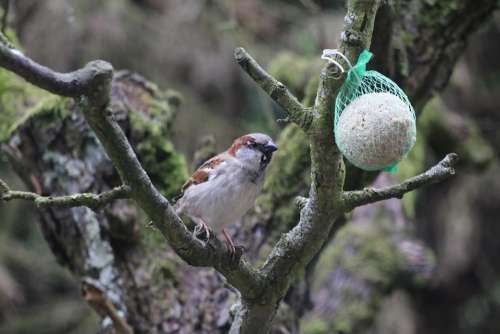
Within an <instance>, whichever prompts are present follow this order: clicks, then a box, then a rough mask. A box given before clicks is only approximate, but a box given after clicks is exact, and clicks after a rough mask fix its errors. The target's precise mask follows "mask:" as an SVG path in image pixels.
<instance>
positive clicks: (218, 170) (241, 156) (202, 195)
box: [174, 133, 278, 254]
mask: <svg viewBox="0 0 500 334" xmlns="http://www.w3.org/2000/svg"><path fill="white" fill-rule="evenodd" d="M277 149H278V147H277V146H276V144H275V143H274V142H273V141H272V139H271V138H270V137H269V136H268V135H265V134H262V133H252V134H248V135H244V136H241V137H239V138H237V139H236V140H235V141H234V142H233V143H232V145H231V146H230V147H229V149H227V150H226V151H224V152H222V153H220V154H218V155H216V156H214V157H213V158H211V159H209V160H207V161H205V162H204V163H203V164H202V165H201V166H200V167H199V168H198V169H197V170H196V171H195V172H194V173H193V175H191V177H190V178H189V179H188V180H187V181H186V182H185V183H184V185H183V186H182V188H181V194H180V195H179V196H178V197H177V201H176V203H175V206H174V208H175V211H176V213H177V214H178V215H181V214H184V215H186V216H188V217H189V218H191V219H192V220H193V222H195V223H196V224H197V226H196V228H195V231H194V232H193V233H194V234H195V235H197V234H198V233H199V232H200V231H201V230H203V231H204V232H205V234H206V237H207V240H208V239H210V230H211V229H213V230H222V236H223V238H224V241H225V243H226V245H227V247H228V249H229V252H230V253H231V254H234V253H235V251H236V248H235V245H234V242H233V241H232V239H231V237H230V236H229V234H228V233H227V231H226V230H225V227H226V226H228V225H229V224H233V223H235V222H237V221H238V220H239V219H240V218H241V217H242V216H243V215H244V214H245V213H246V212H247V211H248V210H249V209H250V208H251V207H252V206H253V205H254V202H255V199H256V198H257V196H258V195H259V193H260V191H261V189H262V184H263V183H264V177H265V171H266V167H267V166H268V165H269V162H270V161H271V158H272V155H273V153H274V151H276V150H277Z"/></svg>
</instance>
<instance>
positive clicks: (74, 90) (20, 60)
mask: <svg viewBox="0 0 500 334" xmlns="http://www.w3.org/2000/svg"><path fill="white" fill-rule="evenodd" d="M0 39H1V41H2V43H0V64H1V65H2V67H3V68H5V69H7V70H9V71H11V72H14V73H16V74H17V75H19V76H20V77H22V78H23V79H25V80H26V81H28V82H29V83H31V84H33V85H35V86H37V87H40V88H43V89H45V90H47V91H49V92H51V93H54V94H57V95H61V96H66V97H78V96H81V95H86V94H88V93H89V92H90V91H91V90H92V87H95V85H96V84H99V82H100V81H101V80H102V79H103V78H105V77H106V76H107V72H108V71H112V67H111V65H109V64H108V63H106V62H105V61H102V60H95V61H92V62H90V63H88V64H87V65H85V67H84V68H82V69H79V70H76V71H74V72H70V73H58V72H55V71H52V70H51V69H49V68H47V67H45V66H42V65H40V64H38V63H36V62H34V61H33V60H31V59H30V58H28V57H26V56H25V55H24V54H23V53H22V52H20V51H19V50H16V49H13V48H11V47H10V46H8V45H7V44H5V43H4V42H3V41H6V40H7V38H5V36H4V35H3V34H1V38H0ZM104 67H106V68H104Z"/></svg>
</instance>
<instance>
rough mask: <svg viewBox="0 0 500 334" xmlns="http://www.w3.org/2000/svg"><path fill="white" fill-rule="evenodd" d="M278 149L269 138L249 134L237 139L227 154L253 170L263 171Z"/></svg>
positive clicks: (260, 134) (259, 134) (257, 134)
mask: <svg viewBox="0 0 500 334" xmlns="http://www.w3.org/2000/svg"><path fill="white" fill-rule="evenodd" d="M277 149H278V147H277V146H276V144H275V143H274V142H273V140H272V139H271V137H269V136H268V135H265V134H262V133H251V134H248V135H244V136H241V137H239V138H237V139H236V140H235V141H234V142H233V144H232V145H231V147H230V148H229V150H228V153H229V154H230V155H232V156H234V157H235V158H236V159H238V160H240V162H241V163H242V164H243V165H245V166H247V167H248V168H249V169H253V170H256V171H257V170H264V169H265V168H266V167H267V165H268V164H269V162H270V161H271V158H272V156H273V153H274V151H276V150H277Z"/></svg>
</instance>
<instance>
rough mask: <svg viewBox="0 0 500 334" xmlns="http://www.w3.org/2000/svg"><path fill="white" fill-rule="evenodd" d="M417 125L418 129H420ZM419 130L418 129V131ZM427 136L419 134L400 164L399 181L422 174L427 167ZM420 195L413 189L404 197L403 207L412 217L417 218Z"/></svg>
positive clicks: (397, 175)
mask: <svg viewBox="0 0 500 334" xmlns="http://www.w3.org/2000/svg"><path fill="white" fill-rule="evenodd" d="M418 128H419V127H418V125H417V129H418ZM418 132H419V130H417V133H418ZM425 151H426V145H425V138H424V136H422V135H417V141H416V143H415V145H414V146H413V148H412V149H411V151H410V153H409V154H408V155H407V156H406V158H405V159H403V160H402V161H401V162H400V163H399V164H398V172H397V174H396V177H397V179H398V180H399V181H403V180H406V179H408V178H410V177H413V176H415V175H417V174H420V173H422V172H423V171H424V169H425ZM417 197H418V190H417V191H411V192H409V193H407V194H405V196H404V197H403V199H402V201H403V207H404V210H405V213H406V214H407V215H408V217H410V218H415V214H416V212H415V204H416V200H417Z"/></svg>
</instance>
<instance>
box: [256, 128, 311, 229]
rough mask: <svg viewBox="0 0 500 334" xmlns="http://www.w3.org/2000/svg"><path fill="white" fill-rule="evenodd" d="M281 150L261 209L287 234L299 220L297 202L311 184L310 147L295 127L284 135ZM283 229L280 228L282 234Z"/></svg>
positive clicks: (270, 169) (264, 191)
mask: <svg viewBox="0 0 500 334" xmlns="http://www.w3.org/2000/svg"><path fill="white" fill-rule="evenodd" d="M278 146H279V150H278V151H277V152H276V154H275V156H274V158H273V161H272V163H271V165H270V166H269V169H268V172H267V175H268V176H267V177H266V181H265V183H264V187H263V195H262V196H260V197H259V198H258V199H257V205H258V206H259V207H260V208H262V210H263V211H265V212H270V213H272V214H273V216H274V219H273V221H274V222H276V223H277V224H280V225H282V226H283V229H285V230H286V229H288V225H289V224H294V223H295V222H296V221H297V218H298V210H297V208H296V205H295V203H294V200H293V199H294V197H295V196H296V195H297V194H301V193H302V192H303V191H304V189H306V187H305V185H307V184H308V183H309V173H308V168H309V145H308V142H307V138H306V135H305V134H304V132H303V131H302V130H301V129H299V128H298V127H297V126H295V125H289V126H287V127H286V128H285V129H284V130H283V131H282V133H281V135H280V138H279V140H278ZM284 203H286V204H284ZM283 229H281V228H278V230H279V231H280V232H279V233H281V232H282V231H283Z"/></svg>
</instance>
